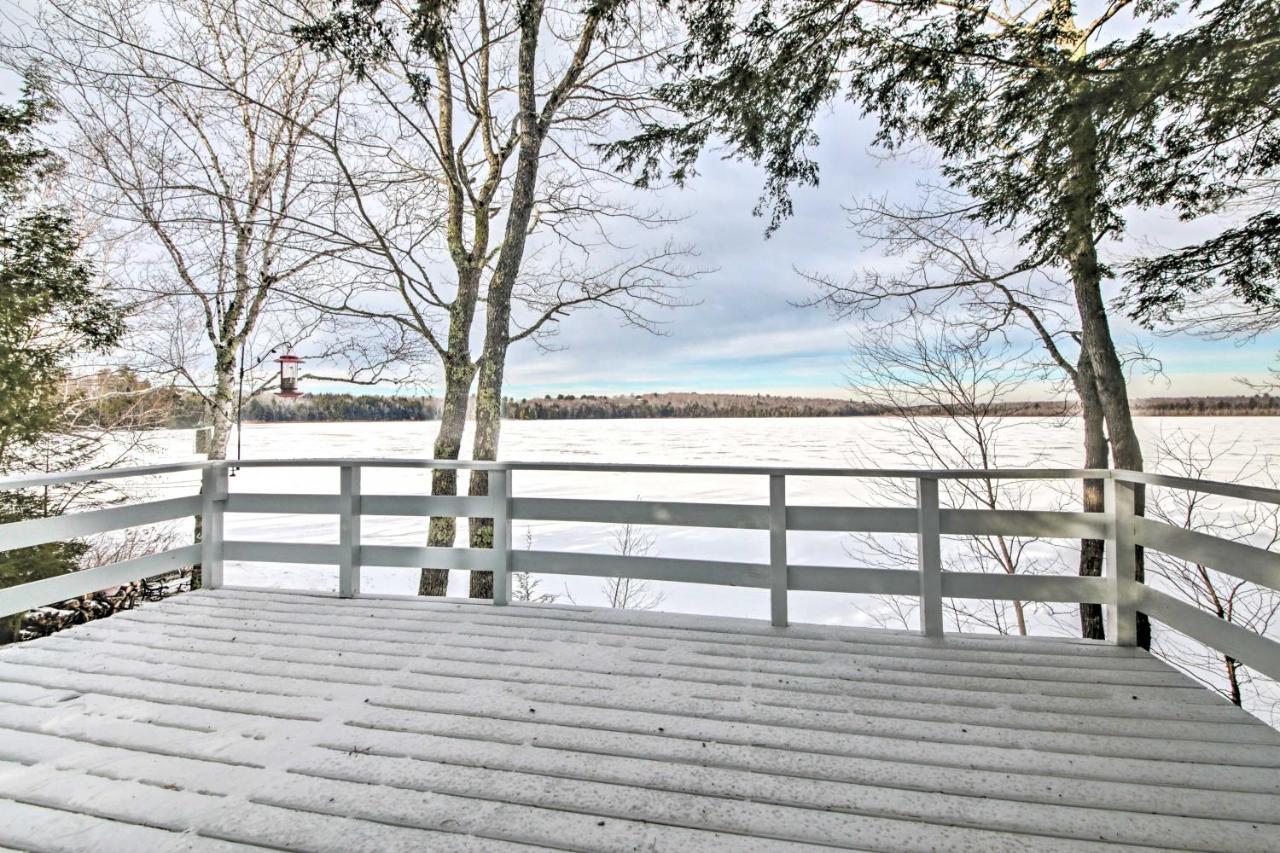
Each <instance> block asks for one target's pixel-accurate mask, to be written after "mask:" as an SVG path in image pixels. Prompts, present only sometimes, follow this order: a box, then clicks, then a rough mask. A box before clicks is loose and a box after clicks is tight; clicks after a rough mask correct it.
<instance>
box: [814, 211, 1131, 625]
mask: <svg viewBox="0 0 1280 853" xmlns="http://www.w3.org/2000/svg"><path fill="white" fill-rule="evenodd" d="M850 213H851V222H852V224H853V226H854V228H855V229H856V230H857V232H858V233H859V234H860V235H861V236H863V237H865V238H867V239H870V240H874V241H875V242H876V243H877V244H878V245H880V246H882V247H884V248H885V249H887V250H888V252H889V253H890V255H892V256H895V257H901V258H904V259H905V260H904V263H903V264H902V266H901V267H900V268H899V269H897V270H895V271H894V272H892V273H889V274H883V273H881V272H879V271H877V270H866V271H863V272H861V273H859V274H856V275H854V276H852V277H851V278H848V279H836V278H833V277H830V276H826V275H818V274H808V275H807V278H808V279H809V280H810V281H811V282H812V283H814V284H815V285H816V286H817V287H818V289H819V295H818V297H817V298H816V299H815V300H813V302H811V303H810V304H820V305H824V306H826V307H827V308H829V309H830V310H832V311H833V312H834V313H835V314H836V315H837V316H841V317H846V316H857V317H860V318H863V319H876V318H879V319H881V320H883V319H884V318H883V312H884V311H885V310H886V309H888V310H890V311H892V312H893V313H894V314H895V316H897V317H899V318H902V317H905V318H907V319H908V320H909V321H914V320H915V319H917V318H926V317H942V316H945V317H947V318H948V319H949V321H950V322H953V323H963V324H964V325H966V326H967V327H968V328H969V329H970V330H971V331H972V334H973V336H974V340H975V342H979V343H980V342H983V341H987V340H1007V339H1008V337H1009V335H1010V333H1011V330H1013V329H1014V328H1021V329H1023V330H1025V331H1027V332H1029V333H1031V335H1032V336H1033V337H1034V339H1035V340H1036V341H1038V343H1039V344H1040V347H1041V349H1042V356H1041V358H1040V359H1038V361H1040V362H1041V364H1042V366H1043V372H1044V375H1045V376H1047V377H1052V378H1055V379H1056V380H1058V381H1060V382H1065V383H1066V385H1067V386H1068V387H1069V388H1070V390H1071V392H1072V393H1074V396H1075V397H1076V399H1077V400H1078V402H1079V405H1080V414H1081V426H1082V432H1083V449H1084V459H1083V460H1082V461H1083V467H1085V468H1106V467H1108V466H1109V464H1110V461H1111V452H1110V445H1109V442H1108V440H1107V433H1106V429H1105V422H1106V417H1105V411H1104V408H1103V405H1102V398H1101V395H1100V393H1099V390H1098V385H1097V381H1096V377H1095V376H1094V373H1093V367H1092V362H1091V361H1090V359H1089V358H1088V357H1087V355H1086V353H1085V350H1084V348H1083V347H1082V346H1081V345H1080V342H1081V332H1080V321H1079V318H1078V315H1077V312H1076V309H1075V307H1074V298H1073V295H1072V289H1071V285H1070V283H1069V282H1067V281H1065V280H1063V279H1061V278H1059V277H1058V276H1057V275H1056V274H1055V273H1054V271H1053V266H1052V264H1051V263H1050V262H1049V261H1048V259H1046V258H1037V257H1027V256H1025V255H1024V254H1022V251H1021V249H1020V247H1018V246H1016V245H1014V244H1013V243H1012V242H1010V241H1005V242H1004V243H997V242H995V239H994V237H993V235H991V234H990V233H989V232H985V231H982V230H980V229H979V228H978V227H977V226H976V225H975V224H974V223H973V221H972V219H971V217H970V216H969V215H968V213H969V205H968V204H966V201H965V199H963V198H961V197H959V196H956V195H955V194H954V193H952V192H950V191H947V190H939V189H931V190H930V192H929V195H928V196H927V197H926V199H925V200H924V202H923V203H922V205H921V206H920V207H917V208H907V207H902V206H895V205H890V204H888V203H886V202H884V201H882V200H870V201H867V202H865V203H864V204H862V205H860V206H858V207H855V208H854V209H852V210H851V212H850ZM1137 357H1138V358H1145V354H1144V353H1140V354H1139V355H1138V356H1137ZM1129 358H1130V360H1132V359H1133V358H1134V357H1133V356H1130V357H1129ZM1082 508H1083V509H1084V511H1086V512H1101V511H1102V509H1103V494H1102V483H1101V482H1100V481H1097V480H1086V481H1085V482H1084V484H1083V492H1082ZM1102 565H1103V542H1102V541H1101V540H1084V541H1082V542H1081V549H1080V561H1079V574H1080V575H1082V576H1086V577H1098V576H1100V575H1101V574H1102ZM1139 565H1141V562H1140V563H1139ZM1145 618H1146V617H1145V616H1143V617H1142V619H1143V620H1145ZM1080 623H1081V633H1082V635H1083V636H1085V637H1089V638H1093V639H1103V636H1104V625H1105V623H1104V621H1103V618H1102V608H1101V606H1100V605H1097V604H1084V605H1081V608H1080Z"/></svg>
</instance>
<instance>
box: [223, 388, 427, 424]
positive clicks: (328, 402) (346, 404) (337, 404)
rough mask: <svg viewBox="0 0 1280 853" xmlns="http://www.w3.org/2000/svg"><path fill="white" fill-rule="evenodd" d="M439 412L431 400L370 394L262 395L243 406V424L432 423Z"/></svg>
mask: <svg viewBox="0 0 1280 853" xmlns="http://www.w3.org/2000/svg"><path fill="white" fill-rule="evenodd" d="M439 414H440V408H439V406H438V405H437V404H436V401H435V400H434V399H432V398H431V397H380V396H373V395H371V394H361V395H356V394H308V395H306V396H305V397H300V398H298V399H296V400H282V399H281V398H279V397H276V396H275V395H274V394H264V395H262V396H260V397H255V398H254V399H252V400H248V401H246V402H245V404H244V419H245V420H246V421H263V422H266V423H282V422H289V423H294V422H300V421H432V420H435V419H436V418H437V417H438V416H439Z"/></svg>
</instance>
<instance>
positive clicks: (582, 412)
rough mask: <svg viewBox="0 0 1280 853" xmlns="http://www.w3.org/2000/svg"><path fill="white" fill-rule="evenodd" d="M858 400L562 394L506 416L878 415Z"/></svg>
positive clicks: (514, 405)
mask: <svg viewBox="0 0 1280 853" xmlns="http://www.w3.org/2000/svg"><path fill="white" fill-rule="evenodd" d="M877 412H878V410H877V409H876V407H874V406H870V405H868V404H866V403H859V402H857V401H855V400H834V399H823V398H813V397H785V396H782V397H780V396H774V395H772V394H698V393H694V392H690V393H667V394H640V395H635V396H620V397H604V396H596V395H594V394H580V395H573V394H557V395H556V396H554V397H552V396H551V395H549V394H548V395H547V396H545V397H535V398H532V399H528V400H507V401H506V406H505V411H504V413H503V414H504V415H505V416H506V417H508V418H511V419H513V420H519V421H552V420H577V419H580V418H825V417H851V416H855V415H874V414H877Z"/></svg>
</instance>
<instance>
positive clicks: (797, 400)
mask: <svg viewBox="0 0 1280 853" xmlns="http://www.w3.org/2000/svg"><path fill="white" fill-rule="evenodd" d="M997 408H998V409H999V410H1000V411H1001V412H1002V413H1003V414H1006V415H1009V416H1011V417H1062V416H1067V415H1074V414H1077V409H1076V406H1075V404H1074V403H1071V402H1064V401H1056V400H1049V401H1031V402H1010V403H1005V404H1001V405H1000V406H998V407H997ZM1133 410H1134V414H1137V415H1145V416H1155V415H1161V416H1184V415H1280V397H1277V396H1273V395H1271V394H1253V395H1244V394H1241V395H1237V396H1232V397H1227V396H1223V397H1152V398H1149V399H1139V400H1134V401H1133ZM919 412H920V413H921V414H925V415H928V414H933V412H931V411H930V409H929V408H928V407H921V408H920V410H919ZM882 414H885V410H884V409H881V408H878V407H876V406H873V405H870V404H868V403H862V402H858V401H856V400H836V399H826V398H812V397H787V396H774V395H771V394H698V393H666V394H640V395H621V396H616V397H605V396H597V395H593V394H581V395H576V396H575V395H573V394H557V395H556V396H554V397H552V396H551V395H549V394H548V395H546V396H544V397H535V398H530V399H527V400H508V401H507V402H506V409H505V415H506V417H508V418H512V419H515V420H573V419H578V418H815V417H856V416H866V415H882ZM938 414H941V412H938Z"/></svg>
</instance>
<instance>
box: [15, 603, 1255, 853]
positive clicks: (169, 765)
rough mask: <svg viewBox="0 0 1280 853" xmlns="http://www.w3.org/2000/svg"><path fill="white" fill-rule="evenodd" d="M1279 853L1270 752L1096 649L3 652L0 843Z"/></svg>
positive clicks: (50, 646)
mask: <svg viewBox="0 0 1280 853" xmlns="http://www.w3.org/2000/svg"><path fill="white" fill-rule="evenodd" d="M1114 845H1124V846H1130V847H1147V848H1160V849H1171V848H1172V849H1212V850H1231V851H1248V850H1258V851H1262V850H1272V851H1274V850H1277V849H1280V735H1278V734H1277V733H1276V732H1275V731H1274V730H1272V729H1270V728H1268V727H1267V726H1265V725H1263V724H1262V723H1260V722H1258V721H1256V720H1254V719H1253V718H1251V717H1249V716H1247V715H1246V714H1244V713H1243V712H1241V711H1239V710H1238V709H1236V708H1234V707H1232V706H1230V705H1228V704H1227V703H1225V702H1224V701H1222V700H1221V699H1219V698H1217V697H1216V696H1215V695H1214V694H1212V693H1210V692H1209V691H1208V690H1205V689H1203V688H1202V687H1199V686H1197V685H1196V684H1194V683H1193V682H1191V681H1190V680H1188V679H1187V678H1185V677H1184V676H1182V675H1180V674H1178V673H1176V672H1174V671H1173V670H1172V669H1170V668H1169V667H1168V666H1166V665H1165V664H1163V663H1161V662H1160V661H1158V660H1156V659H1154V658H1152V657H1150V656H1149V655H1147V654H1145V653H1142V652H1138V651H1134V650H1132V649H1125V648H1119V647H1115V646H1110V645H1103V644H1098V643H1089V642H1084V641H1066V640H1062V641H1055V640H1017V639H1010V638H976V637H957V636H948V637H947V638H946V639H945V640H936V639H929V638H924V637H921V636H918V635H916V634H907V633H898V632H888V631H877V630H856V629H843V628H828V627H815V626H793V627H790V628H786V629H777V628H772V627H770V626H768V625H767V624H763V623H760V622H752V621H747V620H737V619H722V618H709V617H690V616H677V615H671V614H636V613H624V612H614V611H603V610H594V609H586V608H570V607H558V606H527V605H523V606H520V605H517V606H511V607H508V608H495V607H492V606H490V605H486V604H475V603H465V602H459V601H452V600H436V601H425V600H403V599H396V600H374V599H344V600H340V599H334V598H323V597H316V596H306V595H297V594H288V593H263V592H242V591H234V590H219V591H216V592H201V593H194V594H190V595H185V596H179V597H177V598H174V599H171V600H169V601H167V602H165V603H164V604H160V605H149V606H147V607H145V608H143V609H141V610H138V611H132V612H129V613H126V614H122V615H119V616H116V617H113V618H110V619H106V620H103V621H100V622H94V623H91V624H89V625H85V626H82V627H79V628H75V629H72V630H70V631H66V632H63V633H61V634H58V635H55V636H53V637H50V638H47V639H43V640H36V641H33V642H30V643H26V644H22V645H19V646H14V647H9V648H5V649H3V650H0V847H3V848H15V849H24V850H25V849H31V850H95V851H99V850H103V851H109V850H120V851H130V853H136V851H147V853H152V851H160V850H188V849H189V850H222V849H227V850H237V849H248V848H253V847H263V848H269V849H277V850H278V849H287V850H308V851H322V850H332V851H353V850H370V851H380V853H381V851H393V850H415V851H416V850H454V849H458V850H484V851H493V850H506V849H511V848H516V847H519V848H521V849H527V848H528V847H530V846H532V847H542V848H557V849H572V850H678V851H688V850H708V849H716V850H722V849H733V850H769V851H780V850H790V849H812V848H813V847H822V846H829V847H837V848H854V849H868V850H936V849H946V850H962V849H963V850H977V851H994V850H1012V849H1017V850H1037V851H1039V850H1077V849H1080V850H1083V849H1097V848H1102V847H1106V848H1108V849H1115V847H1114Z"/></svg>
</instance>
